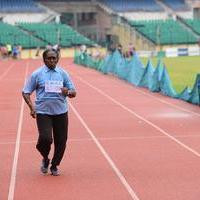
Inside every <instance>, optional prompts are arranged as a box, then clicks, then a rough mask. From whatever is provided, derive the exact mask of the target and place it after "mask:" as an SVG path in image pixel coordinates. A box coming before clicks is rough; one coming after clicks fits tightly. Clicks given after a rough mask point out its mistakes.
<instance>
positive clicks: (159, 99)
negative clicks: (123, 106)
mask: <svg viewBox="0 0 200 200" xmlns="http://www.w3.org/2000/svg"><path fill="white" fill-rule="evenodd" d="M72 74H74V73H72ZM74 75H75V74H74ZM75 76H76V75H75ZM112 77H114V76H113V75H112ZM112 80H113V79H112ZM114 80H115V79H114ZM116 80H121V81H123V82H124V83H127V82H126V81H124V80H122V79H119V78H118V79H116ZM128 84H129V85H130V86H133V87H134V89H135V90H136V91H137V92H138V93H141V94H143V95H146V96H150V97H152V98H154V99H156V100H157V101H160V102H162V103H164V104H167V105H170V106H171V107H174V108H176V109H178V110H181V111H184V112H187V113H191V114H193V115H197V116H198V117H200V113H197V112H194V111H191V110H188V109H185V108H183V107H180V106H177V105H174V104H172V103H169V102H167V101H165V100H163V99H162V98H159V97H156V96H154V95H152V94H150V93H148V92H145V91H142V90H140V89H138V88H137V86H135V85H133V84H131V83H128ZM145 89H147V88H145ZM166 97H167V96H166ZM169 98H170V97H169ZM180 101H181V100H180ZM183 102H184V101H183ZM185 103H186V102H185Z"/></svg>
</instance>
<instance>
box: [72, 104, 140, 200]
mask: <svg viewBox="0 0 200 200" xmlns="http://www.w3.org/2000/svg"><path fill="white" fill-rule="evenodd" d="M69 105H70V107H71V108H72V110H73V112H74V113H75V115H76V116H77V118H78V119H79V120H80V122H81V124H82V125H83V127H84V128H85V129H86V130H87V132H88V133H89V135H90V136H91V138H92V140H93V141H94V143H95V144H96V146H97V147H98V149H99V150H100V152H101V153H102V154H103V156H104V157H105V159H106V160H107V161H108V163H109V164H110V166H111V168H112V169H113V171H114V172H115V173H116V175H117V177H118V178H119V179H120V181H121V182H122V184H123V185H124V187H125V188H126V190H127V191H128V193H129V194H130V196H131V197H132V199H133V200H139V198H138V197H137V195H136V193H135V192H134V191H133V189H132V188H131V186H130V185H129V184H128V182H127V181H126V179H125V177H124V176H123V174H122V173H121V172H120V170H119V169H118V168H117V166H116V165H115V163H114V162H113V160H112V159H111V158H110V156H109V155H108V154H107V152H106V151H105V149H104V148H103V146H102V145H101V144H100V142H99V141H98V139H97V138H96V137H95V134H94V133H93V132H92V131H91V129H90V128H89V127H88V125H87V124H86V122H85V121H84V120H83V118H82V117H81V116H80V114H79V113H78V111H77V110H76V109H75V108H74V106H73V105H72V104H71V103H69Z"/></svg>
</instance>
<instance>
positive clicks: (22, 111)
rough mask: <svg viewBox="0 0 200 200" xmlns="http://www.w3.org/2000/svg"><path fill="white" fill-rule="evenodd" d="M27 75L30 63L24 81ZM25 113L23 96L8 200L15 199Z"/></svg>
mask: <svg viewBox="0 0 200 200" xmlns="http://www.w3.org/2000/svg"><path fill="white" fill-rule="evenodd" d="M27 75H28V63H27V64H26V71H25V77H24V83H25V81H26V77H27ZM23 113H24V100H23V98H22V102H21V108H20V115H19V122H18V128H17V137H16V142H15V153H14V158H13V165H12V172H11V178H10V185H9V192H8V200H13V199H14V193H15V182H16V174H17V162H18V157H19V149H20V139H21V130H22V123H23Z"/></svg>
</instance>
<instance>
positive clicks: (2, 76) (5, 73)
mask: <svg viewBox="0 0 200 200" xmlns="http://www.w3.org/2000/svg"><path fill="white" fill-rule="evenodd" d="M13 66H14V63H12V64H11V65H10V67H8V68H7V69H6V71H5V72H4V73H3V74H1V76H0V80H1V79H3V78H4V76H6V75H7V73H8V72H9V71H10V69H11V68H12V67H13Z"/></svg>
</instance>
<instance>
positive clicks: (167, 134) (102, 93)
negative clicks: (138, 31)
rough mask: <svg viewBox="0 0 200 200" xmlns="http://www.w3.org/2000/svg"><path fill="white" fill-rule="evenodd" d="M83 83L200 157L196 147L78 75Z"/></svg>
mask: <svg viewBox="0 0 200 200" xmlns="http://www.w3.org/2000/svg"><path fill="white" fill-rule="evenodd" d="M76 77H77V78H78V79H79V80H80V81H81V82H82V83H85V84H86V85H88V86H89V87H90V88H92V89H94V90H96V91H97V92H98V93H99V94H101V95H102V96H104V97H106V98H107V99H109V100H110V101H112V102H113V103H115V104H116V105H118V106H119V107H121V108H122V109H123V110H126V111H128V112H129V113H131V114H132V115H134V116H136V117H137V118H138V119H141V120H142V121H144V122H146V123H147V124H149V125H150V126H152V127H154V128H155V129H156V130H158V131H159V132H161V133H162V134H164V135H166V136H167V137H169V138H170V139H171V140H173V141H174V142H176V143H177V144H179V145H180V146H182V147H183V148H185V149H187V150H188V151H190V152H191V153H193V154H194V155H196V156H198V157H200V154H199V153H198V152H197V151H195V150H194V149H192V148H190V147H189V146H187V145H186V144H184V143H182V142H181V141H179V140H177V139H176V138H175V137H173V136H172V135H170V134H169V133H167V132H166V131H164V130H163V129H162V128H160V127H158V126H157V125H155V124H154V123H152V122H150V121H149V120H147V119H145V118H144V117H142V116H141V115H139V114H137V113H136V112H134V111H133V110H131V109H129V108H128V107H126V106H125V105H123V104H121V103H120V102H119V101H117V100H115V99H114V98H112V97H111V96H109V95H108V94H106V93H105V92H103V91H102V90H100V89H98V88H97V87H94V86H93V85H91V84H90V83H88V82H87V81H85V80H83V79H82V78H81V77H80V76H76Z"/></svg>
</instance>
